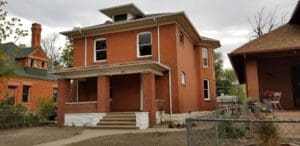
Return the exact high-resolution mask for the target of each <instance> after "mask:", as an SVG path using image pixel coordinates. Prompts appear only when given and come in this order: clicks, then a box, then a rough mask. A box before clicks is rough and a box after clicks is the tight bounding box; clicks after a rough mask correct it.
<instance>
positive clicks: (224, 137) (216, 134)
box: [186, 107, 300, 146]
mask: <svg viewBox="0 0 300 146" xmlns="http://www.w3.org/2000/svg"><path fill="white" fill-rule="evenodd" d="M255 114H256V113H251V112H250V110H248V108H242V107H231V108H226V109H220V110H216V111H214V112H211V113H209V114H206V115H203V116H201V117H191V118H188V119H186V124H187V141H188V146H240V145H245V146H248V145H249V146H250V145H251V146H252V145H254V146H255V145H263V146H276V145H287V146H289V145H300V121H299V120H292V119H291V118H292V117H289V119H280V117H275V116H274V113H268V114H265V115H264V116H263V117H264V118H262V117H261V116H258V115H255ZM299 114H300V112H299Z"/></svg>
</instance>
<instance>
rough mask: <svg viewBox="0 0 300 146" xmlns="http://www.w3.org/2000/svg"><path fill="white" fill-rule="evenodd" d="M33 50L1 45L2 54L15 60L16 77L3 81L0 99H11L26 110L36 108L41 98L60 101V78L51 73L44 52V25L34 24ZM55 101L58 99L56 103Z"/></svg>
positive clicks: (1, 78)
mask: <svg viewBox="0 0 300 146" xmlns="http://www.w3.org/2000/svg"><path fill="white" fill-rule="evenodd" d="M31 30H32V40H31V47H25V48H23V47H19V46H17V45H15V44H14V43H5V44H2V45H1V48H0V51H1V52H2V53H4V54H5V55H7V56H10V57H12V59H11V60H12V61H11V62H9V63H10V64H11V65H12V66H14V75H13V76H11V77H9V78H4V77H0V89H1V90H0V99H4V98H7V97H12V98H14V99H15V103H16V104H21V105H23V106H24V107H27V109H35V108H37V102H38V100H39V98H41V97H54V98H56V97H57V94H58V93H57V91H58V88H57V76H55V75H52V74H50V73H48V62H49V59H48V58H47V56H46V55H45V53H44V52H43V50H42V49H41V31H42V28H41V25H40V24H37V23H34V24H32V28H31ZM54 100H55V99H54Z"/></svg>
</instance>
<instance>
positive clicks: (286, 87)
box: [229, 2, 300, 109]
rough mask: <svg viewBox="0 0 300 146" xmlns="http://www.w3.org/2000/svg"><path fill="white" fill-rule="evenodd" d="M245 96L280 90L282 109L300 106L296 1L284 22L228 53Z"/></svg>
mask: <svg viewBox="0 0 300 146" xmlns="http://www.w3.org/2000/svg"><path fill="white" fill-rule="evenodd" d="M229 58H230V60H231V64H232V66H233V68H234V69H235V72H236V74H237V76H238V79H239V82H240V83H245V84H246V90H247V95H248V96H249V97H253V98H254V99H255V100H257V101H258V100H260V99H262V98H264V95H263V93H264V92H265V91H267V90H273V91H277V92H282V98H281V99H280V102H281V105H282V106H283V108H284V109H295V108H299V107H300V86H299V85H300V78H299V75H300V2H298V5H297V6H296V8H295V10H294V13H293V15H292V17H291V19H290V20H289V22H288V23H287V24H284V25H283V26H281V27H279V28H277V29H275V30H273V31H271V32H270V33H267V34H265V35H263V36H262V37H260V38H257V39H255V40H253V41H250V42H248V43H246V44H245V45H243V46H241V47H240V48H238V49H236V50H234V51H233V52H231V53H230V54H229Z"/></svg>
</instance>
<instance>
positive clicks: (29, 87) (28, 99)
mask: <svg viewBox="0 0 300 146" xmlns="http://www.w3.org/2000/svg"><path fill="white" fill-rule="evenodd" d="M24 87H28V93H27V101H24ZM30 93H31V86H28V85H23V88H22V103H29V101H30Z"/></svg>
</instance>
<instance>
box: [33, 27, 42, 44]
mask: <svg viewBox="0 0 300 146" xmlns="http://www.w3.org/2000/svg"><path fill="white" fill-rule="evenodd" d="M41 32H42V26H41V24H38V23H33V24H32V26H31V47H33V48H38V47H41Z"/></svg>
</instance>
